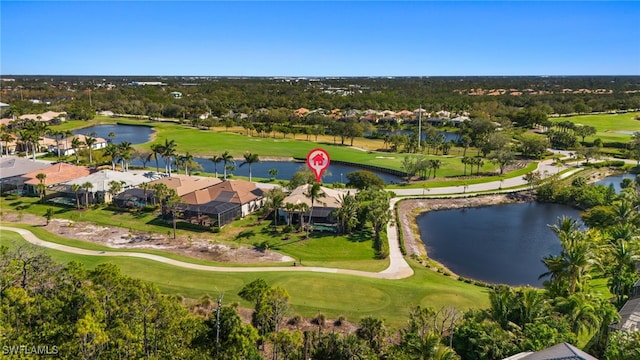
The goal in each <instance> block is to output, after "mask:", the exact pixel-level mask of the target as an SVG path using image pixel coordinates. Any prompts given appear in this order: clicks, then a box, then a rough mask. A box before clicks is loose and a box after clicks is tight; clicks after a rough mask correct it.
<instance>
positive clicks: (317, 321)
mask: <svg viewBox="0 0 640 360" xmlns="http://www.w3.org/2000/svg"><path fill="white" fill-rule="evenodd" d="M326 322H327V318H326V317H325V316H324V314H323V313H318V315H316V317H314V318H313V319H311V323H312V324H314V325H318V326H322V327H324V324H325V323H326Z"/></svg>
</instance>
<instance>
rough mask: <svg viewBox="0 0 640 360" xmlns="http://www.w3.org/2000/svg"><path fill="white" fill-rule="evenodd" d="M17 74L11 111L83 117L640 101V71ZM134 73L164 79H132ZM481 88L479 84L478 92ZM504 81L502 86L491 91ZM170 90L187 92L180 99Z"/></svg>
mask: <svg viewBox="0 0 640 360" xmlns="http://www.w3.org/2000/svg"><path fill="white" fill-rule="evenodd" d="M13 79H15V81H3V82H2V95H3V96H2V101H3V102H5V103H9V104H11V105H12V107H11V108H10V109H9V113H10V114H11V113H12V114H18V115H19V114H26V113H37V112H39V111H40V112H41V111H43V110H44V109H45V108H47V109H59V110H65V111H67V112H69V113H70V114H72V116H75V117H80V118H82V117H86V116H91V114H92V112H91V111H90V110H98V111H100V110H110V111H113V112H115V113H120V114H133V115H148V116H152V117H159V116H163V117H169V118H185V119H197V118H198V116H199V115H201V114H205V113H210V114H211V115H213V116H217V117H221V116H223V115H227V114H229V113H230V112H232V113H236V114H239V113H244V114H254V113H255V112H256V111H257V110H258V109H269V110H274V109H288V110H294V109H298V108H307V109H310V110H314V109H325V110H331V109H341V110H343V111H347V110H350V109H355V110H367V109H374V110H392V111H399V110H403V109H405V110H410V111H413V110H414V109H417V108H418V107H419V106H422V107H423V108H424V109H425V110H426V111H427V112H432V111H440V110H446V111H451V112H463V111H468V112H476V113H477V114H478V115H488V116H489V117H490V118H491V119H496V118H500V117H507V116H513V113H515V112H516V111H514V110H517V109H519V108H525V107H526V108H529V109H532V108H536V109H540V111H543V112H545V113H547V114H553V113H557V114H572V113H590V112H603V111H610V110H619V109H638V108H640V77H637V76H618V77H613V76H602V77H409V78H319V79H283V78H276V79H271V78H197V77H196V78H137V77H136V78H133V77H109V78H103V77H21V76H16V77H13ZM133 81H156V82H162V83H163V84H165V85H163V86H131V85H130V83H131V82H133ZM480 89H482V92H478V90H480ZM499 89H502V90H504V91H505V92H504V94H502V95H488V94H489V93H491V90H499ZM569 90H570V91H569ZM172 91H179V92H181V93H182V94H183V96H182V97H181V98H180V99H175V98H173V97H172V96H171V94H170V93H171V92H172ZM475 94H484V95H475ZM516 94H517V95H516ZM31 99H38V100H41V101H42V104H32V103H30V102H29V100H31ZM71 100H79V101H71ZM47 102H50V105H46V103H47ZM5 115H6V114H5Z"/></svg>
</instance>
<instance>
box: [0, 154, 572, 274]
mask: <svg viewBox="0 0 640 360" xmlns="http://www.w3.org/2000/svg"><path fill="white" fill-rule="evenodd" d="M558 153H560V152H558ZM561 155H564V156H566V155H567V154H563V153H561ZM553 162H554V160H552V159H551V160H544V161H541V162H539V163H538V167H537V169H536V170H537V171H539V172H540V173H541V174H547V175H548V176H549V175H550V174H553V172H554V170H555V171H556V172H560V171H562V170H565V169H567V168H569V166H567V165H563V166H561V167H556V166H554V165H553ZM580 170H581V169H572V170H570V171H568V172H565V173H563V174H562V176H561V178H565V177H567V176H570V175H572V174H574V173H576V172H578V171H580ZM526 185H527V182H526V181H525V180H524V179H523V177H522V176H518V177H513V178H509V179H505V180H503V181H493V182H488V183H481V184H473V185H469V186H468V187H467V188H466V189H463V187H462V186H449V187H440V188H432V189H429V193H428V195H450V196H467V195H471V194H472V193H475V192H480V191H487V190H499V189H502V188H503V187H504V188H510V189H504V190H500V192H505V193H506V192H513V191H520V190H522V188H521V187H522V186H526ZM514 188H516V189H514ZM392 191H393V192H394V193H395V194H396V195H399V196H409V197H412V196H421V195H422V196H424V195H426V194H425V192H426V190H424V189H394V190H392ZM401 199H403V198H399V197H395V198H393V199H391V201H390V203H389V208H390V210H391V211H392V217H391V218H392V220H391V221H389V223H388V224H387V237H388V239H389V267H387V268H386V269H385V270H383V271H380V272H368V271H360V270H348V269H337V268H324V267H315V266H287V267H224V266H210V265H200V264H193V263H188V262H184V261H179V260H174V259H170V258H167V257H164V256H159V255H153V254H146V253H137V252H118V251H96V250H87V249H81V248H76V247H71V246H66V245H61V244H56V243H52V242H48V241H45V240H42V239H39V238H38V237H36V236H35V235H34V234H33V233H32V232H31V231H29V230H25V229H21V228H14V227H8V226H1V225H0V230H8V231H14V232H17V233H18V234H20V235H21V236H22V237H23V238H24V239H25V240H26V241H28V242H30V243H32V244H34V245H37V246H42V247H46V248H49V249H54V250H59V251H64V252H68V253H72V254H79V255H91V256H129V257H137V258H143V259H148V260H154V261H158V262H161V263H164V264H169V265H173V266H179V267H183V268H187V269H194V270H202V271H218V272H266V271H303V272H320V273H331V274H345V275H354V276H363V277H369V278H377V279H404V278H407V277H410V276H412V275H413V269H412V268H411V266H409V264H408V263H407V261H406V259H405V258H404V256H403V255H402V253H401V252H400V243H399V241H398V229H397V219H395V205H396V203H397V202H398V201H400V200H401Z"/></svg>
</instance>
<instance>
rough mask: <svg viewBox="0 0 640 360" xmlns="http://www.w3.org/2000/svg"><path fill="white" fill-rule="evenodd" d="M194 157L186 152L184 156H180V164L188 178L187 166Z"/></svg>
mask: <svg viewBox="0 0 640 360" xmlns="http://www.w3.org/2000/svg"><path fill="white" fill-rule="evenodd" d="M193 160H194V157H193V155H191V154H190V153H189V152H188V151H187V153H186V154H184V155H181V156H180V163H182V165H184V174H185V175H187V176H189V165H191V163H192V162H193Z"/></svg>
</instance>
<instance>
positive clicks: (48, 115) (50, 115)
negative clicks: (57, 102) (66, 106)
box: [18, 111, 67, 123]
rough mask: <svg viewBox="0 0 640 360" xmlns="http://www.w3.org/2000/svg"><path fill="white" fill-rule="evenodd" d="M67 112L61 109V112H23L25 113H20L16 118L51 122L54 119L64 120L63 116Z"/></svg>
mask: <svg viewBox="0 0 640 360" xmlns="http://www.w3.org/2000/svg"><path fill="white" fill-rule="evenodd" d="M66 115H67V113H66V112H64V111H62V112H57V111H47V112H44V113H42V114H25V115H20V116H19V117H18V118H19V119H21V120H34V121H39V122H44V123H51V122H54V120H55V121H60V122H61V121H65V117H66Z"/></svg>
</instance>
